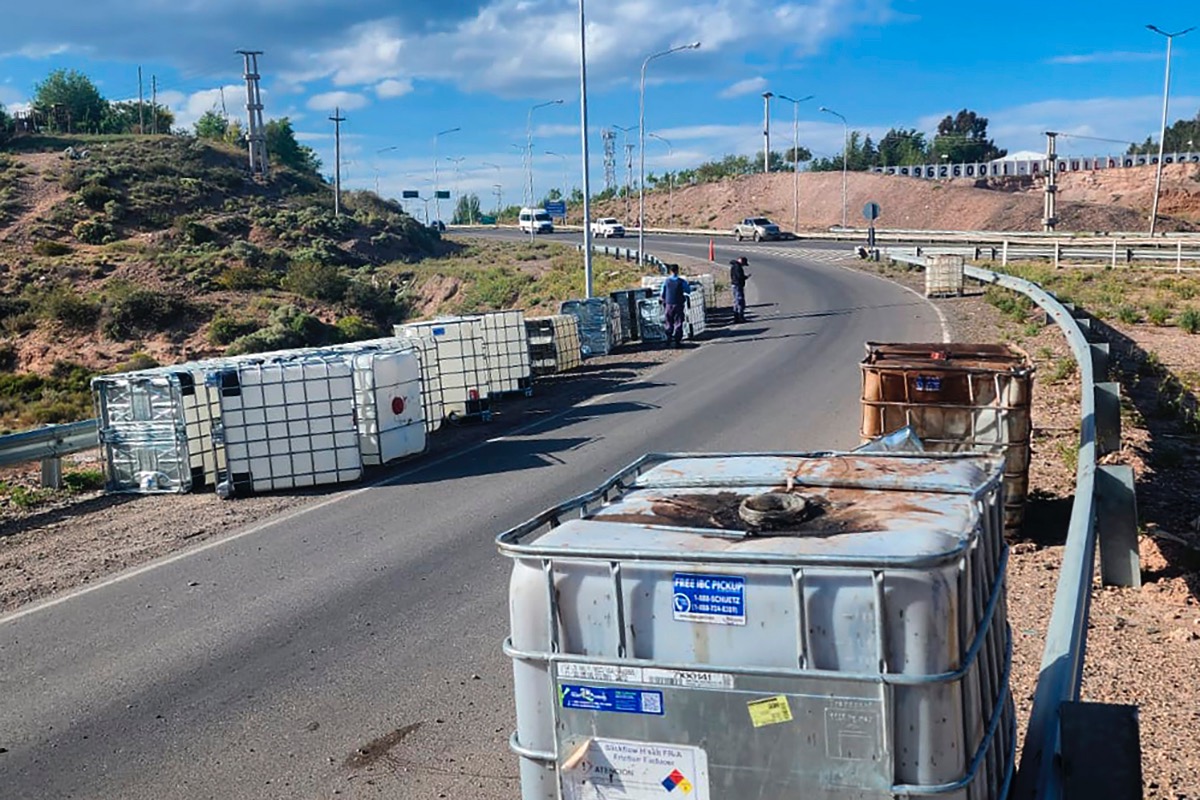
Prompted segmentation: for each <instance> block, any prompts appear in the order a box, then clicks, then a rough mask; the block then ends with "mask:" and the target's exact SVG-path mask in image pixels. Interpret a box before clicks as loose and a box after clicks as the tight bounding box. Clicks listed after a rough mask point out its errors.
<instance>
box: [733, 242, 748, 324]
mask: <svg viewBox="0 0 1200 800" xmlns="http://www.w3.org/2000/svg"><path fill="white" fill-rule="evenodd" d="M749 264H750V259H748V258H746V257H745V256H742V257H740V258H735V259H734V260H733V261H730V262H729V285H730V286H732V287H733V321H734V322H745V321H746V280H747V279H748V278H749V277H750V273H748V272H746V267H747V266H749Z"/></svg>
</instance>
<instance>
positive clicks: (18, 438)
mask: <svg viewBox="0 0 1200 800" xmlns="http://www.w3.org/2000/svg"><path fill="white" fill-rule="evenodd" d="M99 445H100V442H99V428H98V426H97V424H96V420H94V419H85V420H83V421H81V422H70V423H67V424H66V425H47V426H46V427H44V428H34V429H32V430H28V431H21V432H20V433H10V434H8V435H7V436H0V466H4V467H8V466H12V465H13V464H24V463H27V462H29V461H41V462H42V485H43V486H50V487H54V488H58V487H59V486H60V485H61V483H62V462H61V460H60V459H61V457H62V456H65V455H67V454H69V453H78V452H80V451H83V450H91V449H92V448H94V447H99Z"/></svg>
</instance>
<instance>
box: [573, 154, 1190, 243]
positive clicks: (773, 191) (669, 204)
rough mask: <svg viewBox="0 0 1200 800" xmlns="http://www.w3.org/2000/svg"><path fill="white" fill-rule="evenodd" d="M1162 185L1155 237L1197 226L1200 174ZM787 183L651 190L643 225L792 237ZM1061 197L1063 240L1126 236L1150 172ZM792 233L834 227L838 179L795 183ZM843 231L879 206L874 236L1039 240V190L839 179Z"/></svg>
mask: <svg viewBox="0 0 1200 800" xmlns="http://www.w3.org/2000/svg"><path fill="white" fill-rule="evenodd" d="M1169 173H1170V174H1169V178H1168V177H1166V176H1164V194H1163V200H1162V201H1161V204H1160V214H1166V215H1178V218H1172V219H1168V220H1166V221H1165V222H1163V223H1162V224H1161V226H1160V227H1161V229H1163V230H1191V229H1193V228H1194V227H1195V226H1194V225H1193V224H1192V223H1193V222H1200V183H1198V182H1197V178H1196V177H1195V176H1196V175H1197V174H1198V173H1200V169H1198V168H1196V167H1191V166H1178V167H1172V168H1171V169H1170V171H1169ZM793 180H794V179H793V176H792V174H791V173H772V174H771V175H750V176H746V177H742V178H736V179H728V180H724V181H720V182H718V183H710V184H703V185H700V186H690V187H687V188H683V189H676V190H675V191H674V192H673V193H668V192H667V191H663V190H658V191H654V192H651V193H649V194H647V195H646V220H647V223H648V224H649V225H651V226H663V227H666V226H671V227H691V228H714V229H718V230H724V229H728V228H731V227H732V226H733V225H734V223H736V222H737V221H739V220H741V219H742V218H743V217H746V216H748V215H755V214H763V215H766V216H768V217H771V218H772V219H773V220H774V221H776V222H778V223H779V224H780V225H781V226H783V227H784V228H785V229H791V228H792V227H793ZM1061 184H1062V189H1061V190H1060V193H1059V198H1060V199H1059V219H1060V229H1062V230H1070V231H1103V232H1107V231H1132V230H1140V229H1142V228H1143V227H1144V225H1145V224H1146V215H1147V212H1148V210H1149V207H1150V197H1151V193H1152V191H1153V186H1154V171H1153V170H1152V169H1150V168H1141V169H1120V170H1110V171H1108V172H1100V173H1096V174H1091V173H1088V174H1068V175H1064V176H1062V181H1061ZM799 195H800V203H799V205H800V216H799V225H798V227H799V229H800V230H823V229H826V228H828V227H830V226H832V225H839V224H841V222H842V175H841V173H839V172H812V173H801V174H800V176H799ZM846 197H847V202H846V206H847V219H846V221H847V223H848V224H849V225H851V226H861V225H863V224H865V223H864V220H863V218H862V207H863V206H864V205H865V204H866V203H867V202H870V201H874V202H877V203H879V204H880V206H882V208H883V215H882V217H881V219H880V221H879V224H880V226H882V227H886V228H924V229H931V230H997V231H1036V230H1041V220H1042V204H1043V199H1042V187H1041V186H1040V185H1036V184H1035V185H1032V186H1030V187H1029V188H1028V189H1026V190H1024V191H1011V190H1007V191H997V190H994V189H988V188H978V187H976V185H975V182H974V181H968V180H957V181H949V182H939V181H927V180H921V179H918V178H904V177H897V176H888V175H876V174H869V173H861V172H859V173H854V172H852V173H850V174H849V175H848V176H847V187H846ZM595 213H596V214H597V215H601V214H603V215H609V214H611V215H612V216H616V217H618V218H620V219H623V220H625V219H627V220H630V221H631V222H633V221H635V220H636V218H637V199H636V197H635V198H634V199H633V201H632V202H631V203H630V204H628V211H627V210H626V202H625V201H624V200H614V201H611V202H609V203H605V204H601V205H600V206H599V207H598V210H597V211H596V212H595Z"/></svg>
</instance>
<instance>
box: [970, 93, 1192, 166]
mask: <svg viewBox="0 0 1200 800" xmlns="http://www.w3.org/2000/svg"><path fill="white" fill-rule="evenodd" d="M1197 106H1200V97H1197V96H1178V95H1176V96H1172V97H1171V107H1172V108H1174V109H1177V110H1178V109H1184V110H1185V111H1183V113H1180V112H1179V111H1175V112H1172V113H1171V115H1170V116H1169V117H1168V119H1169V120H1170V121H1174V120H1176V119H1179V118H1180V117H1181V116H1190V113H1188V112H1187V111H1186V109H1193V108H1196V107H1197ZM1161 114H1162V97H1160V96H1157V95H1143V96H1138V97H1094V98H1088V99H1083V100H1042V101H1039V102H1036V103H1029V104H1027V105H1022V106H1014V107H1012V108H1005V109H1000V110H997V111H994V112H992V113H990V114H988V115H987V116H988V120H989V124H988V133H989V135H990V136H991V137H992V138H993V139H995V140H996V144H998V145H999V146H1001V147H1004V148H1007V149H1009V150H1027V149H1028V150H1039V151H1041V150H1045V147H1046V137H1045V135H1044V134H1045V132H1046V131H1048V130H1050V131H1059V132H1061V133H1065V134H1067V136H1065V137H1063V138H1062V139H1060V140H1059V143H1058V149H1059V152H1061V153H1064V154H1067V155H1081V156H1082V155H1093V154H1095V155H1105V154H1109V153H1120V152H1123V151H1124V150H1125V147H1126V146H1127V145H1128V143H1132V142H1141V141H1143V140H1144V139H1145V138H1146V137H1147V136H1154V137H1155V138H1157V137H1158V126H1159V121H1160V115H1161ZM1074 137H1079V138H1074ZM1097 139H1105V140H1112V141H1096V140H1097Z"/></svg>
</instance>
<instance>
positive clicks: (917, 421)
mask: <svg viewBox="0 0 1200 800" xmlns="http://www.w3.org/2000/svg"><path fill="white" fill-rule="evenodd" d="M861 366H862V375H863V391H862V414H863V417H862V430H861V433H862V437H863V440H864V441H866V440H870V439H874V438H876V437H878V436H882V435H884V434H888V433H892V432H893V431H897V430H899V429H901V428H903V427H905V426H909V427H911V428H912V429H913V431H914V432H915V433H916V435H917V437H918V438H919V439H920V440H921V442H922V444H923V445H924V447H925V449H926V450H927V451H930V452H974V453H986V454H989V455H995V456H998V457H1001V458H1003V459H1004V463H1005V469H1004V483H1005V527H1006V529H1007V530H1008V531H1009V532H1010V533H1015V532H1017V531H1018V530H1019V529H1020V527H1021V522H1022V520H1023V519H1024V514H1025V498H1026V494H1027V493H1028V490H1029V459H1030V451H1029V443H1030V437H1031V435H1032V431H1033V428H1032V424H1033V422H1032V416H1031V414H1030V402H1031V399H1032V394H1033V371H1034V368H1033V363H1032V361H1030V359H1029V356H1028V354H1027V353H1025V352H1024V351H1023V350H1020V349H1018V348H1016V347H1012V346H1011V345H1006V344H941V343H938V344H919V343H900V344H880V343H877V342H868V343H867V356H866V358H865V359H864V360H863V362H862V365H861Z"/></svg>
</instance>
